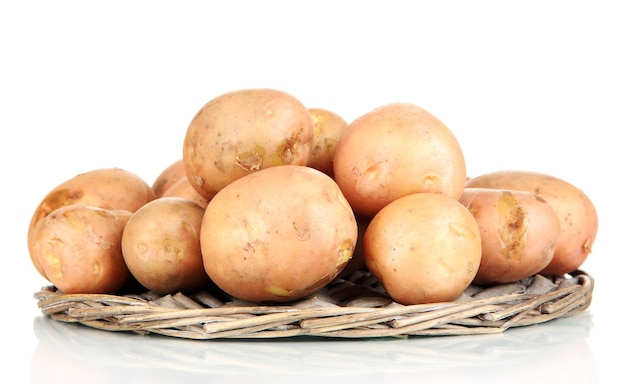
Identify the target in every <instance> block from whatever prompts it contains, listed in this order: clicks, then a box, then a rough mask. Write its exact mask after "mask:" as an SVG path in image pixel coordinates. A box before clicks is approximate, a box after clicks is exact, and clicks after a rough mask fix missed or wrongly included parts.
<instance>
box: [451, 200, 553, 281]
mask: <svg viewBox="0 0 626 384" xmlns="http://www.w3.org/2000/svg"><path fill="white" fill-rule="evenodd" d="M459 201H460V202H461V204H463V205H465V206H466V207H467V209H469V211H470V212H471V213H472V215H473V216H474V218H475V219H476V222H477V223H478V227H479V228H480V237H481V244H482V258H481V261H480V267H479V268H478V273H477V274H476V277H475V278H474V283H475V284H479V285H492V284H501V283H510V282H514V281H518V280H521V279H524V278H526V277H530V276H533V275H535V274H537V273H539V272H540V271H542V270H543V269H544V268H545V267H546V266H548V264H549V263H550V261H552V258H553V257H554V251H555V248H556V242H557V239H558V237H559V232H560V223H559V217H558V216H557V215H556V212H555V211H554V209H552V207H551V206H550V204H548V202H547V201H546V200H545V199H543V198H542V197H541V196H538V195H535V194H533V193H530V192H525V191H516V190H500V189H490V188H465V190H464V191H463V194H462V195H461V197H460V199H459Z"/></svg>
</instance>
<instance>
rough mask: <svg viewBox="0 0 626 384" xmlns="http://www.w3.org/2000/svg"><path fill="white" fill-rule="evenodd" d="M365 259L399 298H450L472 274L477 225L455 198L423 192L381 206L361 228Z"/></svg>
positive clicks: (478, 252)
mask: <svg viewBox="0 0 626 384" xmlns="http://www.w3.org/2000/svg"><path fill="white" fill-rule="evenodd" d="M363 256H364V260H365V265H366V266H367V268H368V269H369V270H370V271H371V272H372V274H373V275H374V276H376V277H377V278H378V280H379V281H380V283H381V284H382V286H383V288H385V290H386V291H387V293H388V294H389V296H391V298H393V299H394V300H395V301H397V302H398V303H401V304H405V305H410V304H424V303H433V302H444V301H452V300H454V299H456V298H457V297H458V296H460V295H461V293H463V291H464V290H465V289H466V288H467V287H468V286H469V285H470V284H471V282H472V280H473V279H474V277H475V276H476V273H477V271H478V267H479V265H480V259H481V243H480V230H479V228H478V224H477V223H476V220H475V219H474V217H473V216H472V214H471V213H470V212H469V211H468V210H467V208H465V207H464V206H463V205H462V204H461V203H460V202H458V201H457V200H456V199H453V198H452V197H450V196H447V195H444V194H441V193H432V192H422V193H415V194H410V195H406V196H403V197H400V198H398V199H396V200H394V201H393V202H391V203H389V204H388V205H386V206H385V207H384V208H382V209H381V210H380V211H379V212H378V213H377V214H376V215H375V216H374V217H373V218H372V221H371V222H370V223H369V225H368V226H367V229H366V230H365V236H364V238H363Z"/></svg>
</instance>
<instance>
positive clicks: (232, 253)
mask: <svg viewBox="0 0 626 384" xmlns="http://www.w3.org/2000/svg"><path fill="white" fill-rule="evenodd" d="M357 230H358V229H357V224H356V220H355V217H354V213H353V211H352V209H351V208H350V205H349V204H348V202H347V201H346V199H345V197H344V196H343V194H342V193H341V190H340V189H339V187H338V186H337V184H336V183H335V182H334V181H333V180H332V178H330V177H329V176H328V175H326V174H324V173H323V172H321V171H318V170H316V169H313V168H310V167H306V166H296V165H284V166H277V167H269V168H265V169H262V170H260V171H258V172H254V173H251V174H249V175H247V176H245V177H242V178H240V179H238V180H236V181H234V182H232V183H230V184H229V185H228V186H226V187H224V188H223V189H222V190H221V191H220V192H218V193H217V194H216V195H215V197H213V199H212V200H211V201H210V202H209V205H208V206H207V208H206V211H205V214H204V217H203V221H202V229H201V237H200V243H201V247H202V255H203V260H204V267H205V269H206V271H207V273H208V275H209V276H210V277H211V279H212V280H213V281H214V282H215V284H216V285H217V286H218V287H220V288H221V289H222V290H224V291H225V292H227V293H229V294H230V295H232V296H234V297H237V298H240V299H243V300H248V301H252V302H286V301H292V300H296V299H299V298H302V297H304V296H307V295H309V294H312V293H313V292H315V291H317V290H319V289H320V288H322V287H323V286H325V285H326V284H327V283H329V282H330V281H332V280H333V279H334V278H335V277H337V276H338V274H339V273H341V271H342V270H343V268H345V266H346V264H347V263H348V262H349V261H350V259H351V257H352V254H353V252H354V247H355V244H356V241H357Z"/></svg>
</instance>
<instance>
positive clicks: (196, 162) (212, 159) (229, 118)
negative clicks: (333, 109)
mask: <svg viewBox="0 0 626 384" xmlns="http://www.w3.org/2000/svg"><path fill="white" fill-rule="evenodd" d="M312 141H313V121H312V120H311V116H310V114H309V111H308V109H307V108H306V107H305V106H304V105H303V104H302V103H301V102H300V101H299V100H298V99H296V98H295V97H294V96H292V95H291V94H289V93H286V92H284V91H280V90H275V89H243V90H237V91H232V92H228V93H225V94H222V95H219V96H217V97H215V98H214V99H212V100H210V101H209V102H207V103H206V104H205V105H204V106H203V107H202V108H201V109H200V111H198V113H197V114H196V115H195V117H194V118H193V119H192V121H191V123H190V124H189V127H188V128H187V132H186V134H185V138H184V142H183V161H184V163H185V171H186V174H187V177H188V178H189V181H190V182H191V184H192V185H193V186H194V188H196V189H197V190H198V192H199V193H200V194H202V195H203V196H205V197H206V198H209V197H210V196H212V195H214V194H215V193H216V192H218V191H219V190H220V189H222V188H223V187H225V186H226V185H228V184H229V183H231V182H232V181H234V180H237V179H239V178H240V177H243V176H245V175H249V174H250V173H254V172H256V171H258V170H260V169H264V168H268V167H273V166H277V165H307V163H308V161H309V157H310V154H311V144H312Z"/></svg>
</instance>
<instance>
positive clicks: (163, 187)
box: [152, 159, 186, 197]
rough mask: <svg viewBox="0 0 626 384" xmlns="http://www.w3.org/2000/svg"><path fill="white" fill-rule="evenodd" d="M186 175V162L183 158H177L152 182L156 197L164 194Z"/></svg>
mask: <svg viewBox="0 0 626 384" xmlns="http://www.w3.org/2000/svg"><path fill="white" fill-rule="evenodd" d="M185 177H186V174H185V163H184V162H183V159H179V160H176V161H175V162H173V163H171V164H170V165H169V166H168V167H167V168H165V169H164V170H162V171H161V173H159V175H158V176H157V178H156V179H155V180H154V182H153V183H152V189H153V190H154V194H155V196H156V197H161V196H163V193H165V191H167V190H168V189H170V187H171V186H172V185H174V184H176V182H178V181H179V180H180V179H183V178H185Z"/></svg>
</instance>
